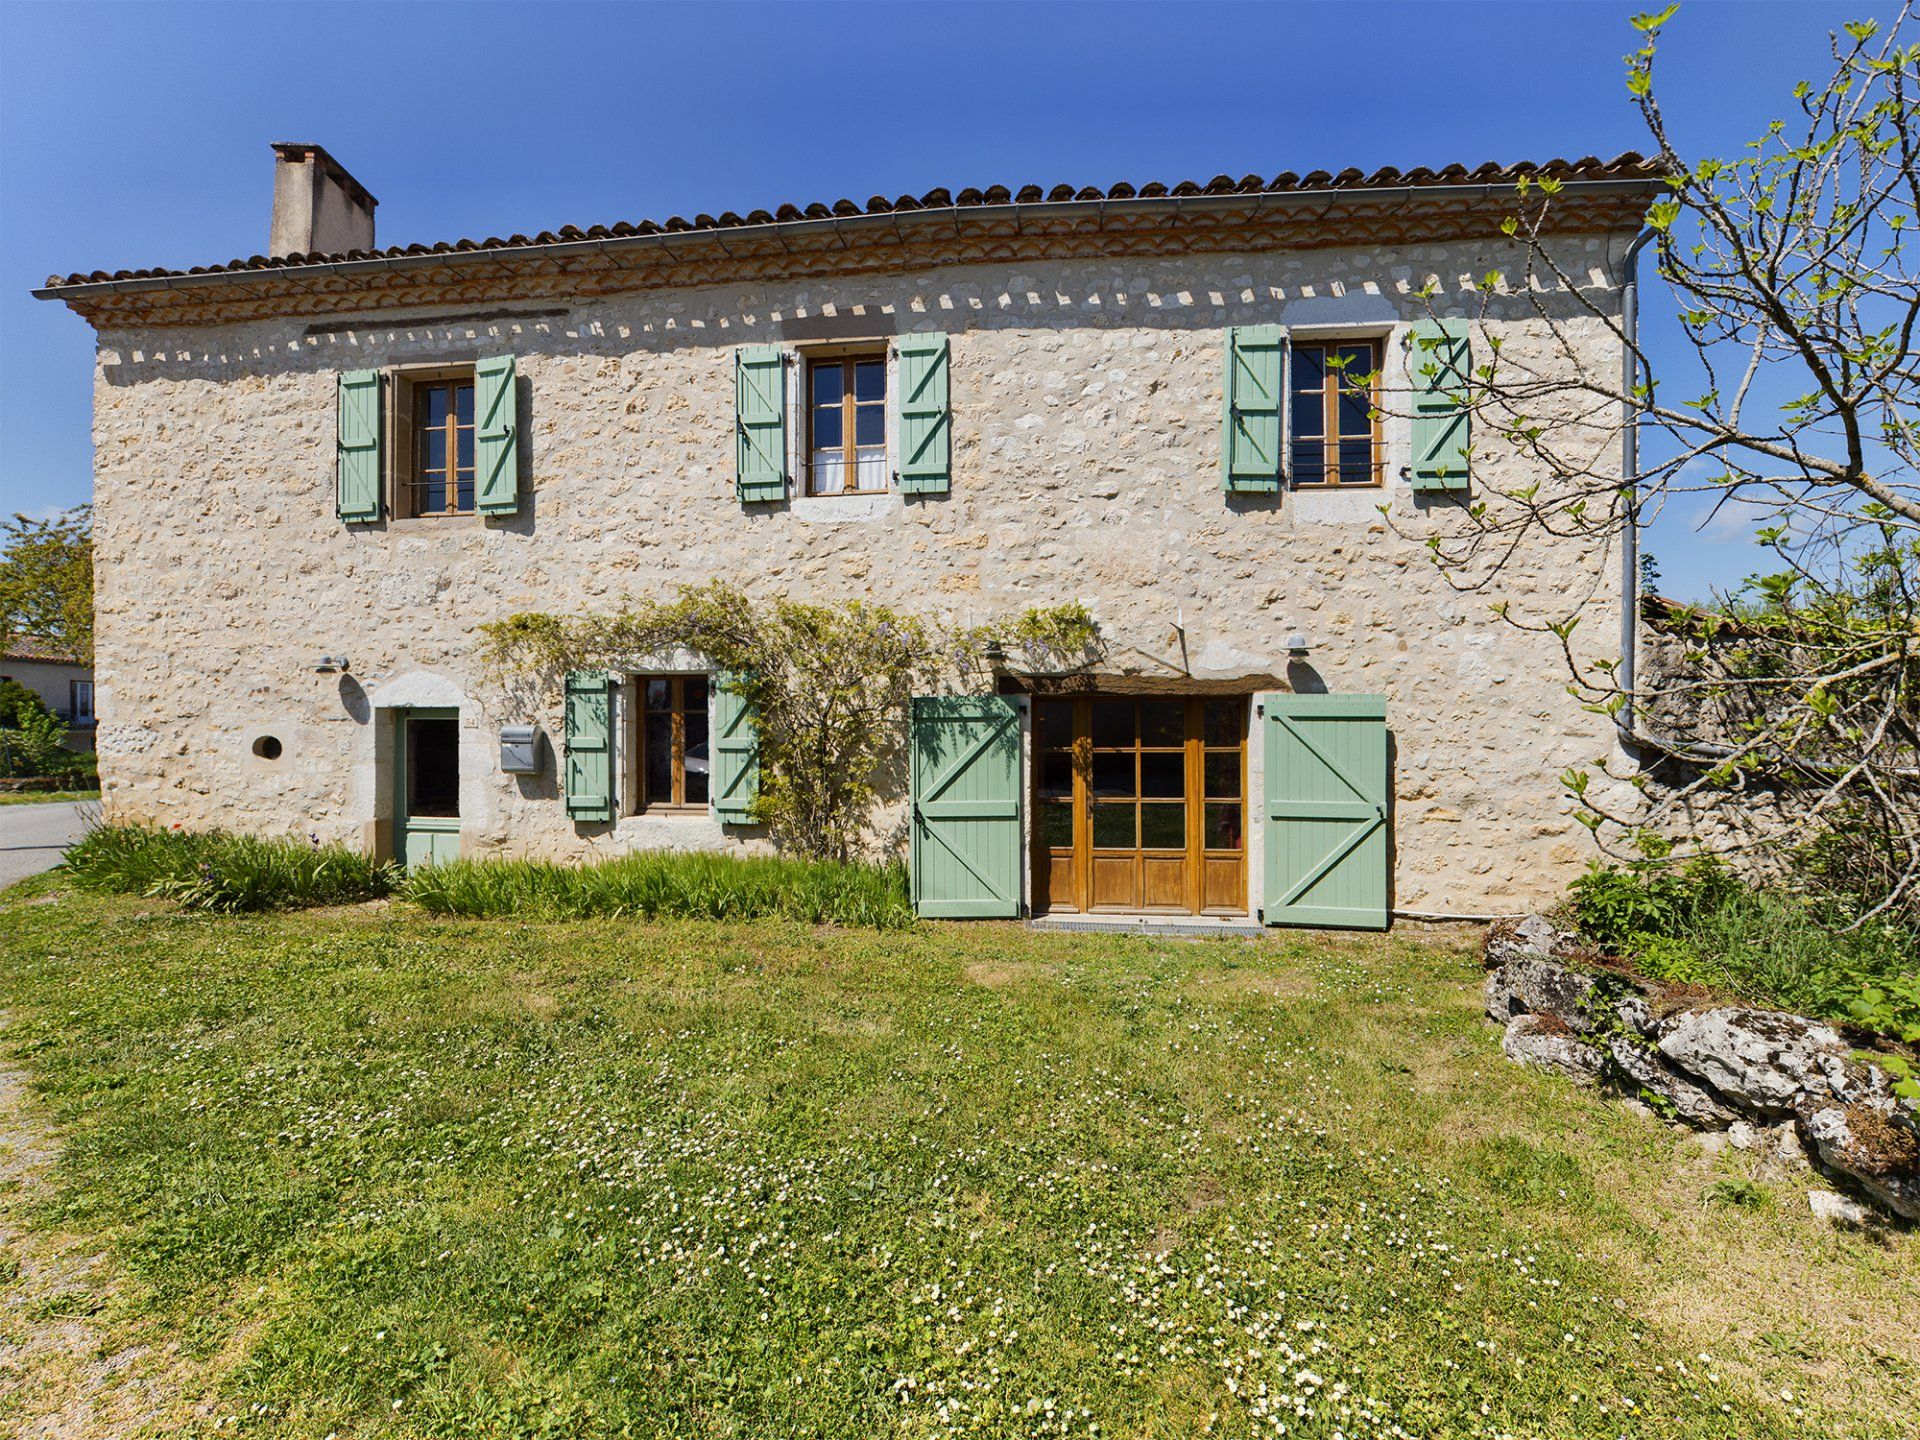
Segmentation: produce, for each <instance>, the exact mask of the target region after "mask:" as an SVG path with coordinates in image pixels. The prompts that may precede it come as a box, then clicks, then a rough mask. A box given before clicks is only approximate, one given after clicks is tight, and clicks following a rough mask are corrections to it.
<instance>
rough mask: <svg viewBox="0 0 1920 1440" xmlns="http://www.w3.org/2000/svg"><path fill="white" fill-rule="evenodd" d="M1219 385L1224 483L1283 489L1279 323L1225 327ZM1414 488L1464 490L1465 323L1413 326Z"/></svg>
mask: <svg viewBox="0 0 1920 1440" xmlns="http://www.w3.org/2000/svg"><path fill="white" fill-rule="evenodd" d="M1225 348H1226V377H1225V382H1224V384H1223V385H1222V403H1223V409H1222V415H1221V434H1220V483H1221V488H1223V489H1225V490H1226V491H1228V492H1229V493H1231V494H1239V495H1261V494H1274V493H1276V492H1278V491H1279V489H1280V488H1281V485H1282V483H1283V480H1284V477H1285V475H1286V473H1287V443H1288V439H1289V425H1288V414H1289V411H1288V405H1289V396H1288V388H1289V384H1288V375H1287V368H1288V363H1289V355H1288V340H1287V332H1286V330H1285V328H1283V327H1282V326H1279V325H1236V326H1234V327H1232V328H1231V329H1229V330H1228V331H1227V341H1226V347H1225ZM1410 359H1411V363H1410V364H1409V366H1408V369H1409V371H1410V372H1411V374H1412V381H1413V386H1412V388H1413V396H1412V399H1413V488H1414V489H1415V490H1464V489H1466V488H1467V468H1468V467H1467V459H1468V445H1467V442H1468V438H1469V434H1470V416H1469V414H1468V411H1467V409H1466V407H1465V405H1464V404H1463V403H1462V402H1463V400H1464V392H1465V383H1464V382H1465V380H1466V377H1467V375H1468V369H1467V367H1468V364H1469V350H1468V344H1467V331H1466V325H1465V322H1464V321H1460V320H1422V321H1419V322H1418V323H1416V324H1415V325H1414V327H1413V335H1412V346H1411V357H1410Z"/></svg>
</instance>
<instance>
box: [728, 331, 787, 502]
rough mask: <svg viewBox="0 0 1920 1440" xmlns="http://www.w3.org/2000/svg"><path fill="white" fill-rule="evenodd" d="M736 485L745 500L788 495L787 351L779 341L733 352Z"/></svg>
mask: <svg viewBox="0 0 1920 1440" xmlns="http://www.w3.org/2000/svg"><path fill="white" fill-rule="evenodd" d="M733 403H734V487H735V493H736V494H738V495H739V497H740V503H741V504H743V505H746V504H752V503H753V502H755V501H759V500H784V499H786V498H787V357H786V355H785V353H784V352H783V351H782V350H781V349H780V347H779V346H778V345H742V346H741V347H740V348H739V349H738V350H736V351H734V352H733Z"/></svg>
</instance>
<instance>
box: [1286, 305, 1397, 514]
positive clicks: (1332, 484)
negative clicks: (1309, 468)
mask: <svg viewBox="0 0 1920 1440" xmlns="http://www.w3.org/2000/svg"><path fill="white" fill-rule="evenodd" d="M1361 346H1368V347H1370V348H1371V349H1372V350H1373V366H1372V371H1371V376H1372V378H1371V379H1370V380H1369V381H1368V385H1367V406H1368V409H1369V410H1370V412H1371V419H1370V423H1369V426H1368V432H1369V433H1368V445H1369V447H1370V452H1369V453H1370V455H1371V459H1370V460H1369V462H1368V465H1367V470H1368V475H1369V477H1370V478H1368V479H1365V480H1342V479H1341V478H1340V441H1341V438H1342V437H1341V434H1340V389H1341V387H1340V384H1339V381H1340V379H1342V378H1344V376H1345V374H1346V373H1347V372H1345V371H1336V370H1335V369H1334V368H1333V367H1332V366H1331V365H1326V364H1323V365H1322V370H1323V372H1324V374H1325V375H1326V377H1327V380H1328V382H1330V383H1327V384H1325V385H1323V386H1322V387H1321V405H1320V474H1321V477H1322V478H1320V479H1318V480H1302V479H1300V478H1299V472H1298V470H1297V469H1296V467H1295V466H1294V463H1293V449H1294V446H1295V445H1296V444H1298V443H1299V442H1298V440H1297V439H1296V438H1295V436H1294V435H1293V433H1292V432H1293V400H1294V396H1295V395H1296V394H1302V393H1311V392H1303V391H1296V390H1295V388H1294V377H1295V376H1296V375H1298V374H1299V373H1300V371H1299V368H1298V366H1299V352H1300V351H1302V350H1319V351H1334V350H1352V349H1358V348H1360V347H1361ZM1386 349H1387V347H1386V340H1385V338H1384V337H1382V336H1379V335H1332V336H1322V335H1314V336H1310V337H1308V338H1306V339H1296V340H1294V341H1292V351H1293V353H1292V354H1290V355H1289V356H1288V358H1287V400H1286V403H1287V412H1286V413H1287V432H1288V433H1287V472H1288V474H1289V475H1290V476H1291V477H1292V484H1293V485H1294V486H1295V487H1297V488H1298V489H1301V490H1378V489H1380V488H1381V487H1383V486H1384V485H1385V484H1386V467H1387V455H1386V439H1385V436H1384V435H1383V433H1382V426H1381V423H1380V421H1381V413H1380V388H1381V386H1380V382H1381V369H1382V367H1383V366H1384V365H1385V364H1386ZM1349 388H1353V387H1349ZM1345 438H1346V439H1349V440H1355V439H1358V438H1360V437H1358V436H1354V435H1349V436H1346V437H1345Z"/></svg>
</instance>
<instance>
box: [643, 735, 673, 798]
mask: <svg viewBox="0 0 1920 1440" xmlns="http://www.w3.org/2000/svg"><path fill="white" fill-rule="evenodd" d="M646 746H647V755H646V769H645V774H646V777H647V803H648V804H649V805H671V804H672V803H673V717H672V716H671V715H649V716H647V726H646Z"/></svg>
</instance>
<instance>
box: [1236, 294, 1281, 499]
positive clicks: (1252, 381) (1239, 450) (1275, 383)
mask: <svg viewBox="0 0 1920 1440" xmlns="http://www.w3.org/2000/svg"><path fill="white" fill-rule="evenodd" d="M1226 367H1227V368H1226V383H1225V388H1224V392H1223V396H1222V399H1223V402H1224V406H1225V414H1224V415H1223V416H1222V417H1221V433H1220V483H1221V488H1223V489H1225V490H1228V491H1231V492H1233V493H1235V494H1240V495H1250V494H1251V495H1260V494H1271V493H1274V492H1276V491H1278V490H1279V488H1280V474H1281V470H1282V458H1281V455H1282V451H1281V446H1282V444H1283V442H1284V439H1285V435H1284V426H1283V425H1282V422H1281V416H1282V414H1283V413H1284V406H1285V405H1286V398H1287V397H1286V383H1287V332H1286V331H1285V330H1283V329H1282V328H1281V327H1280V326H1278V325H1236V326H1233V327H1232V328H1230V329H1229V330H1228V331H1227V344H1226Z"/></svg>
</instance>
